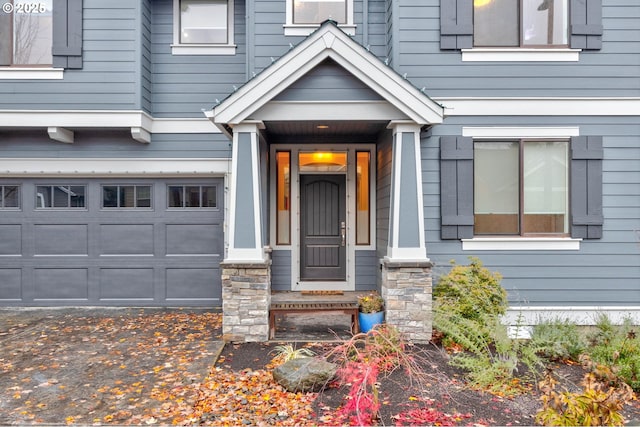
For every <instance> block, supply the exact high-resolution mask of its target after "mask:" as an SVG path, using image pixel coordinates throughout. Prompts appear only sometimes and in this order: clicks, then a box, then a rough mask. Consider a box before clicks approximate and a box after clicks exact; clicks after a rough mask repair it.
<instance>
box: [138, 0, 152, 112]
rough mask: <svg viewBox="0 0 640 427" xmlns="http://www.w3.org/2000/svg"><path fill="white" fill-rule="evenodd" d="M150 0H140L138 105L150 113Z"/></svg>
mask: <svg viewBox="0 0 640 427" xmlns="http://www.w3.org/2000/svg"><path fill="white" fill-rule="evenodd" d="M149 2H150V0H141V6H140V7H141V16H142V18H141V21H140V38H141V43H140V85H141V87H140V98H141V100H140V105H141V107H142V109H143V110H144V111H146V112H148V113H151V109H152V106H151V103H152V96H153V95H152V92H153V75H152V74H153V72H152V69H153V66H152V64H151V4H150V3H149Z"/></svg>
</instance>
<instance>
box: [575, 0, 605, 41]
mask: <svg viewBox="0 0 640 427" xmlns="http://www.w3.org/2000/svg"><path fill="white" fill-rule="evenodd" d="M570 46H571V48H573V49H593V50H597V49H602V0H571V41H570Z"/></svg>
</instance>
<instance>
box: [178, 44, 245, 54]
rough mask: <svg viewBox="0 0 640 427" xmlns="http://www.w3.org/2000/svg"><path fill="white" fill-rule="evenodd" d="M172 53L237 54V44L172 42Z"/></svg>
mask: <svg viewBox="0 0 640 427" xmlns="http://www.w3.org/2000/svg"><path fill="white" fill-rule="evenodd" d="M171 54H172V55H235V54H236V45H235V44H225V45H222V44H220V45H218V44H198V45H196V44H194V45H186V44H172V45H171Z"/></svg>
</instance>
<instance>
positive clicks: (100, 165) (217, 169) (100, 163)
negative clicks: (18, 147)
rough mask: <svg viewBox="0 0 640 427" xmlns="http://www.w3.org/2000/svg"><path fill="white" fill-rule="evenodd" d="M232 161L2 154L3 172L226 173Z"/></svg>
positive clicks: (46, 174) (29, 174)
mask: <svg viewBox="0 0 640 427" xmlns="http://www.w3.org/2000/svg"><path fill="white" fill-rule="evenodd" d="M230 165H231V159H201V158H198V159H194V158H166V159H165V158H149V159H147V158H105V159H96V158H0V176H1V177H16V176H24V177H79V176H82V177H86V176H90V177H91V176H96V177H98V176H100V177H104V176H110V177H129V176H137V177H144V176H148V177H152V176H171V177H178V176H179V177H189V176H202V175H217V176H223V175H226V174H228V173H229V170H230Z"/></svg>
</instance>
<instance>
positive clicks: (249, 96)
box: [205, 22, 444, 128]
mask: <svg viewBox="0 0 640 427" xmlns="http://www.w3.org/2000/svg"><path fill="white" fill-rule="evenodd" d="M327 58H331V59H332V60H334V61H335V62H336V63H338V64H339V65H340V66H342V67H343V68H345V70H347V71H348V72H350V73H351V74H353V75H354V76H355V77H356V78H358V79H360V80H361V81H362V82H363V83H365V84H366V85H367V86H368V87H369V88H371V89H372V90H373V91H374V92H376V93H377V94H379V95H380V96H382V98H384V99H385V100H386V101H387V102H389V103H390V104H392V105H393V106H394V107H395V108H396V109H397V110H399V111H400V112H402V113H403V114H404V115H405V116H406V117H408V118H409V119H410V120H412V121H414V122H415V123H417V124H419V125H427V124H434V123H441V122H442V120H443V116H444V109H443V108H442V106H440V105H439V104H438V103H436V102H435V101H432V100H431V99H429V98H428V97H427V96H426V95H424V94H422V93H421V92H420V91H419V90H418V89H416V88H415V87H414V86H412V85H411V83H409V81H407V80H406V79H404V78H402V77H401V76H399V75H398V74H396V73H395V71H393V70H392V69H391V68H389V67H387V66H386V65H385V64H384V63H382V62H381V61H380V60H379V59H378V58H376V57H375V56H374V55H373V54H371V53H370V52H367V51H366V49H364V48H363V47H362V46H360V45H358V44H357V43H356V42H354V41H353V40H351V38H350V37H349V36H347V35H346V34H345V33H344V32H342V31H341V30H340V29H339V28H337V27H336V26H335V25H334V24H332V23H330V22H327V23H325V24H323V25H322V26H321V27H320V29H318V31H316V32H315V33H313V34H311V35H310V36H309V37H308V38H307V39H305V40H304V41H303V42H302V43H300V44H299V45H298V46H297V47H295V48H294V49H293V50H291V51H290V52H289V53H287V54H285V55H284V56H283V57H282V58H280V59H279V60H278V61H276V62H274V63H273V64H272V65H271V66H269V67H268V68H266V69H265V70H264V71H263V72H262V73H260V74H258V75H257V76H256V77H255V78H253V79H252V80H250V81H249V82H247V83H246V84H245V85H244V86H242V87H241V88H240V89H239V90H238V91H236V92H235V93H233V94H232V95H231V96H230V97H229V98H227V99H226V100H225V101H223V102H222V103H221V104H219V105H217V106H216V107H214V108H213V110H211V111H207V112H205V115H206V116H207V117H209V118H210V119H211V120H212V121H213V122H214V123H215V124H217V125H218V126H219V127H221V128H222V127H223V126H224V125H226V124H230V125H234V124H238V123H241V122H242V121H244V120H246V119H248V118H252V119H254V120H256V119H260V117H257V116H256V115H255V114H254V113H256V111H257V110H259V109H260V108H262V107H263V106H265V105H266V104H267V103H268V102H269V101H271V100H272V99H273V98H274V97H275V96H276V95H278V94H279V93H281V92H282V91H284V90H285V89H286V88H288V87H289V86H290V85H291V84H292V83H293V82H295V81H296V80H298V79H299V78H300V77H302V76H303V75H305V74H306V73H307V72H309V71H310V70H312V69H313V68H314V67H316V66H317V65H318V64H319V63H320V62H322V61H323V60H325V59H327Z"/></svg>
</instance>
